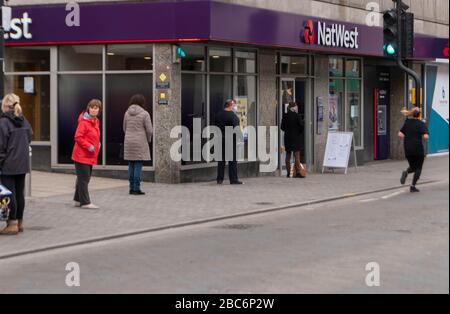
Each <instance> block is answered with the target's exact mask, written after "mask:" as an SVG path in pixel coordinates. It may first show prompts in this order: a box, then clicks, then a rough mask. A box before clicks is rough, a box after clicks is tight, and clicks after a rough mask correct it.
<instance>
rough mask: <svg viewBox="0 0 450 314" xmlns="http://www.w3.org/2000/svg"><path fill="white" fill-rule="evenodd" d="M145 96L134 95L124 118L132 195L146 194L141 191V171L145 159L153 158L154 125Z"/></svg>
mask: <svg viewBox="0 0 450 314" xmlns="http://www.w3.org/2000/svg"><path fill="white" fill-rule="evenodd" d="M144 108H145V97H144V96H143V95H134V96H132V97H131V99H130V102H129V107H128V110H127V112H126V113H125V116H124V118H123V131H124V132H125V142H124V153H123V155H124V159H125V160H126V161H128V179H129V181H130V194H131V195H144V194H145V192H142V191H141V173H142V166H143V164H144V161H149V160H151V156H150V143H151V141H152V135H153V126H152V120H151V117H150V114H149V113H148V111H146V110H145V109H144Z"/></svg>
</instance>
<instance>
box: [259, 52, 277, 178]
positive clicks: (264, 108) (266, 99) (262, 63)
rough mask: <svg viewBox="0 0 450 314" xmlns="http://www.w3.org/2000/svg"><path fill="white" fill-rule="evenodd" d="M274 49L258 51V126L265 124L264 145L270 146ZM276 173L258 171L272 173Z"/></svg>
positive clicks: (273, 112)
mask: <svg viewBox="0 0 450 314" xmlns="http://www.w3.org/2000/svg"><path fill="white" fill-rule="evenodd" d="M275 61H276V52H275V50H262V49H261V50H260V51H259V107H258V126H267V127H268V128H267V132H266V147H267V148H269V147H270V138H269V135H270V133H269V127H270V126H276V125H277V103H278V101H277V86H276V83H277V78H276V64H275ZM274 174H276V173H260V175H274Z"/></svg>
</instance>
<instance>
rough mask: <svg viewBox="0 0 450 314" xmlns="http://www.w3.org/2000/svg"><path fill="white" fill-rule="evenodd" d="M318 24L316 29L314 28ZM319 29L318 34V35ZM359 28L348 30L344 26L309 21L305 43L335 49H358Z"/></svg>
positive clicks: (304, 38) (304, 37) (305, 32)
mask: <svg viewBox="0 0 450 314" xmlns="http://www.w3.org/2000/svg"><path fill="white" fill-rule="evenodd" d="M314 24H316V25H317V26H316V28H315V27H314ZM316 29H317V34H316ZM358 36H359V32H358V27H354V28H353V29H350V30H349V29H347V26H346V25H344V24H338V23H333V24H330V25H328V24H327V23H326V22H321V21H317V22H316V23H314V22H313V21H312V20H308V21H307V22H306V23H305V29H304V32H303V42H304V43H305V44H308V45H315V44H317V45H319V46H326V47H333V48H348V49H358V48H359V41H358Z"/></svg>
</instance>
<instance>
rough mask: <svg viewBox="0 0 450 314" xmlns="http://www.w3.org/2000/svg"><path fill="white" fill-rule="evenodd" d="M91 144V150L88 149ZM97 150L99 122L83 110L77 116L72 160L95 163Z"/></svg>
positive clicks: (88, 163)
mask: <svg viewBox="0 0 450 314" xmlns="http://www.w3.org/2000/svg"><path fill="white" fill-rule="evenodd" d="M91 145H93V146H94V151H92V152H90V151H89V147H90V146H91ZM99 152H100V122H99V120H98V119H97V118H95V119H91V118H90V117H89V116H88V115H87V114H85V113H84V112H83V113H81V114H80V116H79V118H78V127H77V131H76V132H75V145H74V147H73V153H72V160H73V161H75V162H78V163H80V164H86V165H96V164H97V159H98V154H99Z"/></svg>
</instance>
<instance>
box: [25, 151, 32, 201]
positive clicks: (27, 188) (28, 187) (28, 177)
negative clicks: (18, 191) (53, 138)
mask: <svg viewBox="0 0 450 314" xmlns="http://www.w3.org/2000/svg"><path fill="white" fill-rule="evenodd" d="M29 152H30V173H27V175H26V176H25V196H26V197H31V171H32V162H31V157H32V156H33V149H32V148H31V146H29Z"/></svg>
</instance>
